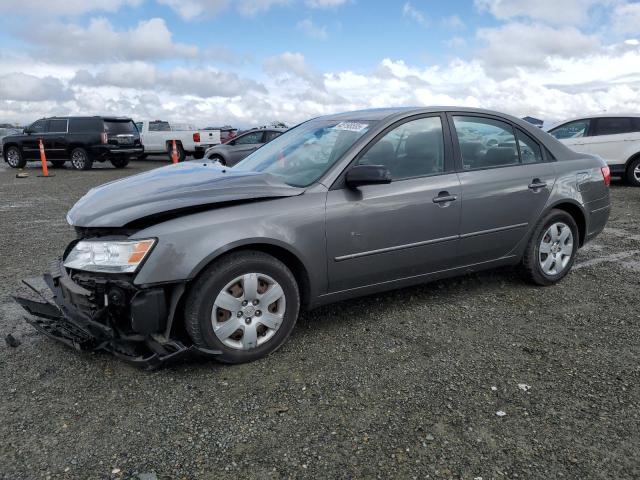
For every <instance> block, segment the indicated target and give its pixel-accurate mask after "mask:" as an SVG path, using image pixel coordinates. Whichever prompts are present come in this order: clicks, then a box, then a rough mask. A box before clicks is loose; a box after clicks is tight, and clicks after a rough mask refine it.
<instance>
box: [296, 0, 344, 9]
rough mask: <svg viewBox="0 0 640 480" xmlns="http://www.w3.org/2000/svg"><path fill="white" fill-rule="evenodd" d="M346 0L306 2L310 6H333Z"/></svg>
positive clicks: (339, 4)
mask: <svg viewBox="0 0 640 480" xmlns="http://www.w3.org/2000/svg"><path fill="white" fill-rule="evenodd" d="M347 1H348V0H307V1H306V4H307V6H308V7H310V8H334V7H339V6H341V5H344V4H345V3H347Z"/></svg>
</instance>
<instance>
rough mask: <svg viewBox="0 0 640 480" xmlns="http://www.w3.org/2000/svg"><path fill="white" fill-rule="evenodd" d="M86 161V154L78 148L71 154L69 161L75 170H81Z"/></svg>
mask: <svg viewBox="0 0 640 480" xmlns="http://www.w3.org/2000/svg"><path fill="white" fill-rule="evenodd" d="M86 162H87V156H86V155H85V154H84V153H83V152H81V151H79V150H76V151H75V152H73V154H72V155H71V163H72V165H73V168H75V169H77V170H82V169H83V168H84V165H85V163H86Z"/></svg>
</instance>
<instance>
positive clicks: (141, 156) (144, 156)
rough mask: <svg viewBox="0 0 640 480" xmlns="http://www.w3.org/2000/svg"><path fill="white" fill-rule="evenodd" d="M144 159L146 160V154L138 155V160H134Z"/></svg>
mask: <svg viewBox="0 0 640 480" xmlns="http://www.w3.org/2000/svg"><path fill="white" fill-rule="evenodd" d="M145 158H147V154H146V153H143V154H142V155H139V156H138V158H136V160H144V159H145Z"/></svg>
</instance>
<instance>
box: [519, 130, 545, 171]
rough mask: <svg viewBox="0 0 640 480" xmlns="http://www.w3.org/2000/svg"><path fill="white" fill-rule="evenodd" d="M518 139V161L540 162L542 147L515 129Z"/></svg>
mask: <svg viewBox="0 0 640 480" xmlns="http://www.w3.org/2000/svg"><path fill="white" fill-rule="evenodd" d="M516 137H517V139H518V150H519V151H520V161H521V162H522V163H525V164H526V163H542V162H544V157H543V156H542V149H541V148H540V145H538V143H537V142H536V141H535V140H534V139H533V138H531V137H530V136H529V135H527V134H525V133H524V132H521V131H520V130H517V129H516Z"/></svg>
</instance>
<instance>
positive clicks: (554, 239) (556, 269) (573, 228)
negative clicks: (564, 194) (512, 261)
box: [522, 209, 580, 286]
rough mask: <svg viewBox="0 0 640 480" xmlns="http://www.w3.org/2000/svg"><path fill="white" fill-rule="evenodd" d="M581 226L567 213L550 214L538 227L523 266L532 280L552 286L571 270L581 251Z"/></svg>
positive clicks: (560, 211)
mask: <svg viewBox="0 0 640 480" xmlns="http://www.w3.org/2000/svg"><path fill="white" fill-rule="evenodd" d="M579 242H580V237H579V233H578V226H577V225H576V222H575V220H574V219H573V217H572V216H571V215H569V214H568V213H567V212H565V211H564V210H555V209H554V210H551V212H549V213H548V214H547V215H546V216H545V217H544V218H543V219H542V220H541V221H540V222H539V223H538V225H537V226H536V229H535V231H534V232H533V235H532V236H531V239H530V240H529V243H528V245H527V248H526V250H525V253H524V257H523V260H522V264H523V267H524V271H525V273H526V275H527V277H528V279H529V280H531V281H532V282H533V283H535V284H537V285H544V286H546V285H553V284H554V283H557V282H559V281H560V280H562V279H563V278H564V277H565V276H566V275H567V274H568V273H569V271H570V270H571V267H572V266H573V262H574V261H575V256H576V253H577V251H578V245H579Z"/></svg>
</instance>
